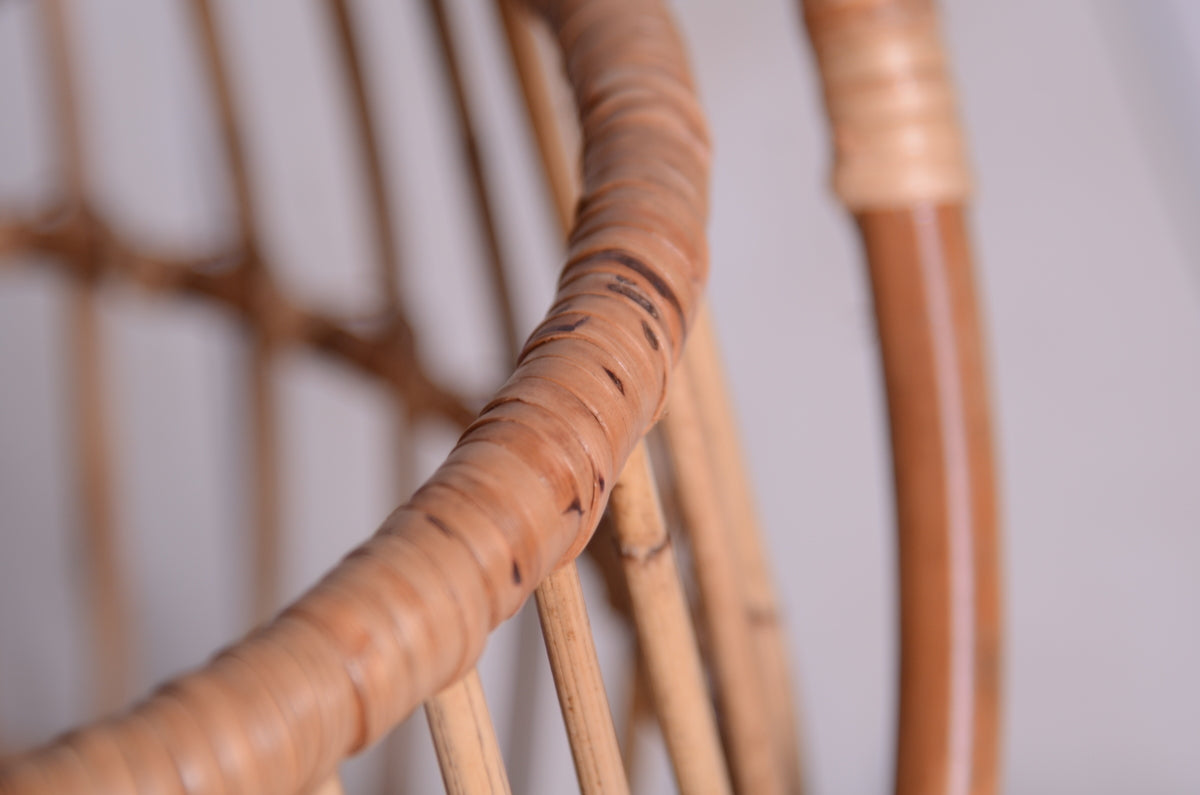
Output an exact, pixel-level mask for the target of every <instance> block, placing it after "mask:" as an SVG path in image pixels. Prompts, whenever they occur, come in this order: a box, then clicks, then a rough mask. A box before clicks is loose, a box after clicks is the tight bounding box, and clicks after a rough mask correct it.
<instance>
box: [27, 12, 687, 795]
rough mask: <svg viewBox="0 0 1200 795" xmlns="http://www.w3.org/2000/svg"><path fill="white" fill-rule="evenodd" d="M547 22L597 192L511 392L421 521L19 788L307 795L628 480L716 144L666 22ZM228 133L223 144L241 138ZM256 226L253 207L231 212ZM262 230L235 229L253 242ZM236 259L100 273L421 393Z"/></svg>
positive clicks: (661, 367)
mask: <svg viewBox="0 0 1200 795" xmlns="http://www.w3.org/2000/svg"><path fill="white" fill-rule="evenodd" d="M197 7H198V9H200V10H203V5H202V4H200V5H198V6H197ZM540 10H541V11H542V13H543V14H545V16H546V17H547V19H548V20H549V21H550V23H551V25H552V27H553V28H554V29H555V31H556V33H557V36H558V39H559V41H560V44H561V45H562V47H563V50H564V52H565V53H566V54H567V62H566V63H567V72H568V76H569V78H570V79H571V82H572V84H573V85H574V87H575V91H576V96H577V98H578V101H579V104H580V109H581V121H582V125H583V130H584V139H585V142H586V145H585V153H584V180H583V186H584V190H583V198H582V200H581V202H580V209H579V214H578V220H577V223H576V226H575V230H574V233H573V235H572V238H571V242H570V247H569V252H568V264H567V267H566V268H565V269H564V272H563V277H562V279H561V281H560V288H559V294H558V296H557V298H556V302H555V305H554V307H553V308H552V309H551V311H550V313H549V315H548V317H547V320H546V321H544V322H543V323H542V325H541V326H539V328H538V329H537V330H536V331H535V332H534V334H533V335H532V337H531V338H530V340H529V342H528V343H527V344H526V346H525V349H524V351H523V353H522V357H521V360H520V363H519V365H518V367H517V369H516V371H515V373H514V375H513V376H512V378H511V379H510V380H509V382H508V384H507V385H506V386H505V387H504V388H503V389H501V391H500V392H499V394H498V395H497V396H496V398H495V399H494V400H493V401H492V403H491V404H489V406H488V407H487V408H486V409H485V410H484V412H483V414H482V415H481V416H480V418H479V419H478V420H477V421H476V422H475V423H473V425H472V426H471V428H470V429H469V430H468V432H467V433H466V434H465V435H464V437H463V439H462V441H461V442H460V444H459V445H458V446H457V447H456V449H455V451H454V452H453V453H451V455H450V457H449V458H448V460H447V462H446V463H445V464H444V465H443V466H442V468H441V469H439V471H438V472H437V473H436V474H435V475H434V476H433V478H431V479H430V481H429V482H427V483H426V484H425V485H424V486H423V487H422V488H421V489H419V490H418V491H417V493H416V494H415V495H414V497H413V498H412V500H411V501H410V502H409V504H408V505H406V506H405V507H404V508H402V509H400V510H398V511H397V512H396V513H394V514H393V515H392V517H390V518H389V520H388V521H387V522H385V524H384V526H383V527H382V528H381V530H380V531H379V533H377V534H376V536H375V537H374V538H372V539H371V540H370V541H368V542H367V543H365V544H364V545H363V546H362V547H360V548H359V549H358V550H356V551H355V552H354V553H352V554H351V555H350V556H348V558H347V559H346V560H345V561H344V562H343V563H342V564H341V565H340V566H339V567H338V568H337V569H335V570H334V571H332V572H331V573H330V574H329V575H328V576H327V577H326V578H324V579H323V580H322V582H321V583H320V584H318V585H317V586H316V587H314V588H313V589H312V590H311V591H309V593H307V594H306V595H305V596H304V597H303V598H302V599H301V600H299V601H298V602H297V603H296V604H294V605H292V606H291V607H290V608H288V609H287V610H286V611H284V613H283V614H282V615H281V616H280V617H279V618H277V619H276V620H275V621H273V622H272V623H271V624H269V625H267V626H265V627H264V628H262V629H261V630H259V631H257V632H256V633H254V634H253V635H252V636H251V637H249V638H248V639H247V640H245V641H243V642H241V643H239V644H237V645H236V646H234V647H231V648H230V649H227V650H226V651H225V652H222V653H221V654H220V655H218V657H217V658H216V659H215V660H214V661H213V662H212V663H211V664H209V665H208V666H207V667H206V668H204V669H203V670H201V671H198V672H196V673H194V674H191V675H188V676H186V677H184V678H182V679H180V680H177V681H175V682H173V683H171V684H169V685H167V686H166V687H164V688H163V689H162V690H160V691H159V693H158V694H156V695H155V696H154V697H152V698H151V699H150V700H149V701H147V702H144V703H143V704H142V705H140V706H139V707H137V708H135V709H134V710H133V711H132V712H131V713H129V714H127V715H126V716H124V717H121V718H118V719H116V720H114V721H110V722H106V723H104V724H100V725H96V726H93V727H89V728H87V729H84V730H82V731H80V732H77V733H75V734H73V735H71V736H69V737H68V738H65V739H64V740H62V741H60V742H59V743H57V744H55V745H53V746H51V747H49V748H47V749H44V750H42V751H40V752H37V753H35V754H33V755H32V756H29V757H27V758H25V759H24V760H22V761H21V762H19V763H17V764H16V765H13V766H10V767H8V768H6V769H5V773H4V776H5V786H9V787H16V788H18V789H21V790H22V791H24V789H28V790H29V791H71V790H76V789H90V790H95V791H121V790H127V791H132V789H133V788H134V787H139V788H150V789H155V788H157V789H160V790H161V791H171V790H173V789H178V788H180V787H181V786H182V785H184V784H185V783H186V786H187V788H188V789H196V790H201V791H207V790H216V789H218V788H225V789H229V790H231V791H246V792H294V791H303V790H305V789H308V788H311V787H312V786H314V785H315V784H316V782H318V781H321V780H323V779H324V778H325V776H326V774H327V773H328V771H329V770H330V769H331V768H332V766H333V765H334V764H335V763H336V762H337V761H338V760H339V759H341V758H342V757H344V756H346V755H347V754H350V753H353V752H355V751H357V750H358V749H360V748H362V747H364V746H365V745H367V744H369V743H370V742H372V741H374V740H375V739H377V738H378V737H380V736H381V735H382V733H383V732H384V731H386V730H387V729H388V728H390V727H391V726H392V725H394V724H395V723H396V722H397V721H398V720H399V719H401V718H402V717H404V716H405V715H407V714H408V713H409V712H410V711H411V710H412V709H413V707H414V706H415V705H416V704H417V703H419V701H420V700H421V699H422V698H424V697H427V696H429V695H431V694H432V693H433V692H435V691H437V690H439V689H440V688H442V687H444V686H446V685H448V684H450V683H451V682H453V681H455V680H456V679H458V678H459V677H461V676H462V675H463V674H464V673H465V672H466V671H468V670H469V668H470V666H471V664H472V663H473V661H474V659H475V658H476V657H477V656H478V653H479V651H480V649H481V648H482V645H483V642H484V640H485V638H486V635H487V633H488V631H489V630H490V629H491V628H492V627H494V626H495V625H496V624H497V623H498V622H499V621H501V620H503V619H504V618H507V617H508V616H510V615H512V613H513V612H514V611H515V610H516V608H517V607H518V606H519V605H520V603H521V602H522V601H523V600H524V599H525V598H526V597H527V596H528V595H529V593H530V591H531V590H532V588H533V586H534V585H536V584H537V583H539V582H541V581H542V580H543V578H545V577H546V576H547V575H548V574H549V573H550V572H551V571H552V570H553V569H555V568H557V567H558V566H559V565H560V563H561V562H563V561H565V560H570V559H571V558H572V557H574V556H575V555H577V554H578V553H579V552H580V551H581V550H582V548H583V545H584V544H585V543H586V541H587V539H588V537H590V534H591V531H592V529H593V528H594V526H595V523H596V521H597V520H598V518H599V512H600V510H601V509H602V508H603V506H604V504H605V502H606V500H607V496H608V489H609V488H611V484H612V483H614V482H615V479H616V477H617V475H618V473H619V470H620V467H621V464H622V462H623V461H624V459H625V458H626V457H627V455H628V454H629V452H630V450H631V449H632V447H633V445H634V444H635V443H636V442H637V440H638V439H639V438H640V437H641V435H642V434H644V433H645V431H646V429H647V428H648V427H649V425H650V423H651V421H652V420H653V419H654V417H655V415H656V414H657V413H658V412H659V411H660V410H661V409H662V407H663V405H664V403H665V399H666V393H667V379H668V376H669V373H670V370H671V367H672V365H673V363H674V362H675V361H676V360H677V359H678V357H679V355H680V353H681V351H682V343H683V339H684V335H685V333H686V330H687V328H688V326H689V325H690V322H691V319H692V317H693V314H694V309H695V307H696V304H697V295H698V291H699V288H700V286H701V284H702V283H703V279H704V276H705V271H706V268H707V262H706V260H705V249H704V245H703V228H704V212H705V206H706V201H705V198H704V197H705V195H706V175H707V161H708V144H707V138H706V133H705V127H704V122H703V119H702V117H701V114H700V112H699V110H698V108H697V107H696V105H695V101H694V99H693V98H692V89H691V81H690V77H689V75H688V73H687V70H686V67H685V66H684V64H683V57H682V52H681V48H680V46H679V41H678V38H677V36H676V34H675V32H674V29H673V27H672V24H671V22H670V20H669V19H668V18H667V16H666V14H665V13H664V12H663V10H662V9H661V8H659V7H658V6H657V5H654V4H646V3H634V2H622V0H606V2H603V3H581V2H553V3H545V4H543V7H542V8H541V9H540ZM214 60H219V57H218V56H214ZM220 94H221V92H220V90H219V89H218V98H219V104H220V102H224V101H225V100H221V99H220ZM230 118H231V116H229V115H226V116H224V117H223V129H225V130H226V133H227V135H226V137H227V141H228V140H236V135H235V134H234V133H233V130H232V127H233V125H232V124H231V123H230V121H229V120H230ZM232 148H233V146H230V149H231V150H232ZM235 165H236V164H235ZM239 169H241V170H244V165H242V166H240V167H239ZM239 192H240V191H239ZM250 206H251V205H250V203H249V202H248V201H247V202H239V208H240V212H243V213H249V212H250V210H249V207H250ZM75 217H78V218H83V219H84V220H81V221H76V222H75V223H77V224H78V225H79V227H82V228H83V230H84V232H86V233H87V241H86V242H87V243H88V244H89V247H90V249H89V250H90V252H92V253H93V254H94V252H95V251H96V246H95V243H94V242H93V241H95V240H97V239H99V240H101V241H103V242H105V243H108V244H109V245H110V246H111V247H112V248H113V249H117V250H119V248H120V247H119V246H118V245H117V244H116V243H115V242H113V241H112V236H111V235H105V234H103V233H101V234H96V230H98V229H99V230H103V229H104V227H103V226H102V225H101V224H99V223H98V222H96V221H94V220H93V219H92V218H91V217H90V216H89V215H88V214H86V213H79V214H78V215H76V216H75ZM252 226H253V224H252V223H251V222H250V221H248V220H246V221H245V223H244V225H243V227H242V229H243V232H244V233H245V235H246V236H249V240H252V239H253V238H252V236H250V233H247V232H245V230H247V229H251V228H252ZM64 229H66V230H69V231H70V232H75V235H79V234H80V233H79V231H78V228H74V229H73V228H72V227H71V226H69V225H65V224H64V225H59V226H56V227H55V228H53V229H50V230H46V229H44V228H36V227H35V228H26V229H21V230H15V231H12V232H11V233H10V234H6V235H4V236H3V237H4V239H5V240H6V241H8V242H9V243H10V247H12V248H16V247H17V246H20V248H21V249H23V250H26V251H27V250H29V249H30V248H34V247H40V248H43V249H45V248H49V249H51V250H53V248H54V247H55V246H56V244H61V242H62V241H63V240H64V238H65V239H66V240H67V241H70V240H71V239H72V236H71V235H70V233H69V232H64ZM12 241H16V242H15V245H14V244H13V243H12ZM31 244H32V245H31ZM102 250H103V249H102ZM235 251H236V252H237V254H236V255H235V259H240V261H242V262H244V263H250V264H248V265H243V267H241V268H232V269H227V270H225V271H218V272H216V273H205V274H204V275H202V276H197V273H196V271H194V270H190V269H186V268H183V267H180V265H179V264H176V263H163V262H158V261H154V260H152V259H151V258H148V257H136V256H131V257H113V256H111V255H110V256H106V257H101V258H102V259H105V260H106V264H109V261H112V260H117V261H119V262H120V264H119V265H116V266H115V267H114V270H115V269H116V268H124V269H127V270H128V271H131V272H133V273H134V274H135V275H137V276H139V277H140V279H141V280H142V281H146V282H150V283H157V284H165V285H170V287H169V289H173V290H176V291H181V292H202V293H207V294H210V295H212V296H213V297H217V298H219V299H220V300H223V301H224V302H226V303H228V304H230V305H232V306H234V307H235V308H236V309H239V310H241V312H242V313H243V316H244V317H245V318H246V319H247V321H248V322H249V323H251V324H252V327H253V328H256V329H260V330H261V333H262V334H263V335H264V336H266V337H267V338H268V339H270V340H271V344H272V345H274V344H285V343H289V344H290V343H293V342H307V343H308V344H312V345H314V346H316V347H326V346H329V347H336V348H338V349H339V351H340V349H341V348H346V349H351V350H354V351H356V352H358V353H359V355H358V356H357V357H353V358H356V359H357V360H358V362H359V363H361V364H362V365H363V366H366V367H369V368H372V369H375V368H378V369H380V370H383V371H384V372H385V373H387V375H388V376H390V377H391V378H396V379H397V380H403V381H404V383H405V384H406V386H407V385H408V384H411V383H412V381H413V379H412V378H411V377H410V376H411V373H408V372H403V371H401V370H400V368H399V365H400V364H401V363H405V364H412V363H413V356H412V355H411V353H412V352H411V351H409V352H408V354H409V355H407V356H404V355H402V354H401V355H397V354H400V353H401V352H400V351H398V350H396V349H397V348H399V347H402V346H400V345H398V344H397V343H396V341H395V338H394V337H392V336H385V335H380V337H379V338H363V337H358V336H354V335H350V334H348V333H342V332H343V329H341V328H340V327H338V326H337V324H336V323H334V322H332V321H328V322H327V323H326V324H325V328H324V329H321V330H320V331H317V332H316V333H314V328H313V327H314V326H317V325H319V321H317V320H315V319H313V318H311V317H310V316H308V315H307V313H304V312H302V311H301V310H299V309H297V308H292V307H289V306H288V305H287V304H286V303H285V302H284V301H283V299H282V297H281V296H280V295H279V293H278V291H277V290H275V289H272V288H270V286H269V281H268V277H267V275H266V274H268V273H269V270H268V269H267V268H265V267H263V265H262V263H261V259H260V258H259V255H258V254H257V252H255V251H254V250H253V246H252V245H251V244H250V242H249V241H248V240H246V239H243V240H242V241H240V242H239V244H238V245H237V246H235ZM105 253H106V254H111V252H109V251H106V252H105ZM68 264H75V265H76V268H79V267H80V266H79V265H78V264H77V263H75V262H74V261H73V260H69V262H68ZM155 277H157V278H155ZM247 282H249V286H248V285H247ZM264 302H268V303H264ZM267 307H269V311H267ZM331 339H332V340H336V342H335V344H334V345H332V346H330V345H329V341H330V340H331ZM376 351H379V353H377V354H376V353H375V352H376ZM416 369H418V371H419V368H416ZM417 384H418V385H419V384H420V381H419V380H417ZM408 388H409V389H412V387H411V386H409V387H408ZM413 391H414V392H417V393H418V394H416V395H413V397H415V398H416V399H414V400H412V401H411V403H410V405H412V406H414V408H415V409H416V410H418V411H419V410H421V409H422V408H424V409H426V410H431V409H434V408H435V407H436V408H437V409H438V410H441V411H449V413H450V414H451V415H457V416H461V412H458V410H457V409H455V408H449V409H447V405H446V404H447V402H446V401H439V400H438V399H437V398H436V396H435V395H436V394H437V390H436V389H429V388H428V386H426V388H425V389H424V390H423V391H424V392H425V394H424V395H423V396H421V395H419V392H420V391H422V390H421V389H420V387H418V388H417V389H415V390H413ZM205 782H207V783H205Z"/></svg>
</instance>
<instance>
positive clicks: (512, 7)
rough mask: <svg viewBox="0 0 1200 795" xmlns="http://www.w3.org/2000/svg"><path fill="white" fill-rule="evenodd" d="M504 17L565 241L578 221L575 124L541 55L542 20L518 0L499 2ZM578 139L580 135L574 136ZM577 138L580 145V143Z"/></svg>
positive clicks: (511, 53) (509, 42)
mask: <svg viewBox="0 0 1200 795" xmlns="http://www.w3.org/2000/svg"><path fill="white" fill-rule="evenodd" d="M497 5H498V6H499V9H500V20H501V22H502V23H503V24H504V34H505V38H506V39H507V40H508V48H509V54H510V55H511V56H512V63H513V68H514V70H515V71H516V74H517V81H518V83H519V84H520V87H521V95H522V97H523V99H524V100H525V110H526V115H527V117H528V118H529V122H530V125H531V127H532V129H533V134H534V139H535V140H536V141H537V148H538V152H539V154H540V157H541V161H542V175H543V177H544V178H545V180H546V187H547V190H548V192H549V195H550V197H551V199H552V200H553V206H554V213H555V218H556V220H557V221H558V227H559V230H560V231H561V232H562V235H563V238H564V239H565V238H566V236H567V234H569V233H570V231H571V224H572V223H573V222H574V220H575V200H576V199H577V198H578V196H579V191H580V179H579V167H578V162H579V152H578V148H579V147H578V145H576V146H571V145H570V144H569V143H568V139H570V138H571V137H572V136H570V135H569V134H568V129H569V125H568V124H567V123H566V121H565V120H564V118H563V115H564V114H562V113H561V112H560V110H559V107H558V105H557V103H555V101H554V94H553V92H552V91H551V88H550V84H549V82H548V74H549V72H550V69H549V68H548V67H547V66H546V64H545V63H544V62H543V61H544V59H543V58H542V57H541V56H540V54H539V53H538V48H537V41H536V40H535V38H534V29H533V25H534V24H535V23H536V20H535V19H534V18H533V17H532V15H531V14H530V13H529V12H528V11H527V10H526V9H525V8H523V7H521V4H520V3H517V2H515V0H498V2H497ZM574 138H575V139H578V134H576V135H575V136H574ZM577 143H578V142H577V140H576V144H577Z"/></svg>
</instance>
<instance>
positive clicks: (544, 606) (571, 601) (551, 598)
mask: <svg viewBox="0 0 1200 795" xmlns="http://www.w3.org/2000/svg"><path fill="white" fill-rule="evenodd" d="M535 595H536V598H537V606H538V616H539V617H540V618H541V619H542V636H543V637H544V638H545V641H546V653H547V654H548V655H549V657H550V671H551V673H553V674H554V686H555V689H556V690H557V691H558V703H559V706H560V707H561V708H562V715H563V722H564V723H565V724H566V726H567V738H568V739H569V740H570V743H571V756H572V757H573V758H574V760H575V775H576V777H577V778H578V780H579V789H580V791H581V792H582V793H583V795H600V793H628V792H629V784H628V782H627V781H626V778H625V769H624V766H623V765H622V764H621V749H620V747H619V745H618V743H617V731H616V728H614V726H613V719H612V711H611V709H610V708H609V704H608V696H607V695H605V692H604V679H603V678H602V677H601V675H600V661H599V660H598V659H597V657H596V646H595V641H594V640H593V639H592V628H591V624H590V623H589V621H588V617H587V606H586V605H585V604H584V600H583V588H582V586H581V585H580V582H579V570H578V569H577V568H576V566H575V562H574V561H571V562H569V563H565V564H563V566H562V567H561V568H559V569H558V570H556V571H555V572H554V573H553V574H551V575H550V576H549V577H547V578H546V579H545V581H544V582H543V583H542V584H541V586H539V587H538V589H537V591H536V594H535Z"/></svg>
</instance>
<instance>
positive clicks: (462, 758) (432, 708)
mask: <svg viewBox="0 0 1200 795" xmlns="http://www.w3.org/2000/svg"><path fill="white" fill-rule="evenodd" d="M425 717H426V719H427V720H428V721H429V731H430V733H431V734H432V735H433V747H434V749H435V750H436V751H437V757H438V765H439V766H440V767H441V770H442V781H443V783H444V784H445V786H446V795H510V793H511V790H510V789H509V786H508V775H507V773H506V772H505V770H504V759H503V758H502V757H501V755H500V745H499V743H498V742H497V741H496V732H495V729H494V728H493V726H492V718H491V715H490V714H489V712H488V707H487V700H486V699H485V698H484V695H483V685H482V683H481V682H480V681H479V673H478V672H477V671H476V670H475V669H474V668H472V669H471V671H470V673H468V674H467V675H466V676H465V677H463V678H462V679H461V680H459V681H458V682H455V683H454V684H452V685H450V686H449V687H447V688H445V689H444V690H442V691H441V692H439V693H438V694H437V695H436V696H434V697H433V698H431V699H429V700H428V701H426V702H425Z"/></svg>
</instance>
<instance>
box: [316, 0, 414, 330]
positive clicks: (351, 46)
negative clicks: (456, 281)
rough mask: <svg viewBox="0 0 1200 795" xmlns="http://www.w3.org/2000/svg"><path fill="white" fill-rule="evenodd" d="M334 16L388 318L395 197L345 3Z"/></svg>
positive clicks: (333, 8)
mask: <svg viewBox="0 0 1200 795" xmlns="http://www.w3.org/2000/svg"><path fill="white" fill-rule="evenodd" d="M329 7H330V12H331V14H332V16H333V23H334V24H333V27H334V34H335V35H334V38H335V40H336V41H337V48H338V54H339V56H340V57H341V61H342V68H343V71H344V72H345V74H346V83H347V88H348V89H349V94H350V106H351V110H352V113H353V116H354V131H355V134H356V135H357V138H358V141H357V144H358V154H359V157H360V159H361V160H362V172H363V177H364V178H365V181H366V190H367V198H368V208H369V210H370V213H371V235H372V237H374V240H375V256H376V273H377V278H378V280H379V286H380V292H381V295H380V300H381V301H382V303H383V311H384V314H385V315H388V316H396V319H397V320H399V318H398V315H399V313H400V306H401V302H400V278H399V271H400V253H399V250H398V248H397V246H396V236H395V230H394V228H393V224H392V196H391V192H390V191H389V190H388V182H387V173H386V170H385V169H384V159H383V149H382V147H381V146H380V143H379V137H378V135H377V133H376V128H375V125H376V121H375V113H374V110H373V108H372V105H371V98H370V91H369V89H368V86H367V76H366V73H365V69H364V64H363V57H362V48H361V46H360V45H359V41H358V36H357V34H356V33H355V30H354V19H353V17H352V15H351V13H350V9H349V7H348V6H347V2H346V0H329Z"/></svg>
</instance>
